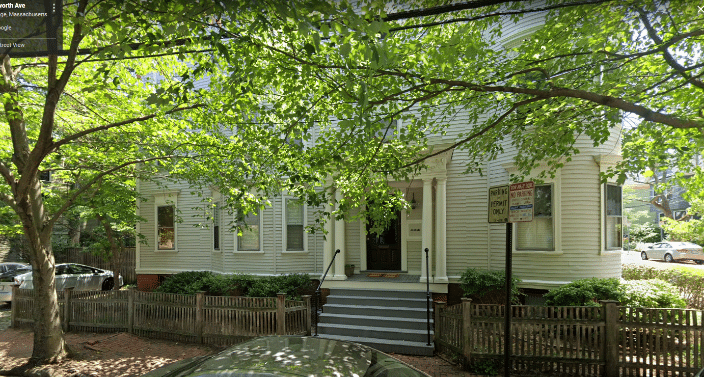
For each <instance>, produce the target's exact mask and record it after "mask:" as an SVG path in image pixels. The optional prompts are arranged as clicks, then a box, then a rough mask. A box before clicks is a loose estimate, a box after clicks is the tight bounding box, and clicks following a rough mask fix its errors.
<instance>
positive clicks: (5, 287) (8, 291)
mask: <svg viewBox="0 0 704 377" xmlns="http://www.w3.org/2000/svg"><path fill="white" fill-rule="evenodd" d="M28 272H32V266H30V265H21V267H20V268H17V269H14V270H9V271H6V272H3V273H2V274H0V302H10V301H12V286H13V285H18V284H17V283H16V282H15V276H18V275H23V274H26V273H28Z"/></svg>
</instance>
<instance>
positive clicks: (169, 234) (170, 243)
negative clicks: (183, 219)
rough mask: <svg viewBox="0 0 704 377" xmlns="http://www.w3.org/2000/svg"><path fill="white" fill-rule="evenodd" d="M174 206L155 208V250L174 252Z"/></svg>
mask: <svg viewBox="0 0 704 377" xmlns="http://www.w3.org/2000/svg"><path fill="white" fill-rule="evenodd" d="M175 210H176V206H175V205H173V204H168V205H159V206H157V208H156V218H157V249H158V250H176V220H175V215H176V213H175Z"/></svg>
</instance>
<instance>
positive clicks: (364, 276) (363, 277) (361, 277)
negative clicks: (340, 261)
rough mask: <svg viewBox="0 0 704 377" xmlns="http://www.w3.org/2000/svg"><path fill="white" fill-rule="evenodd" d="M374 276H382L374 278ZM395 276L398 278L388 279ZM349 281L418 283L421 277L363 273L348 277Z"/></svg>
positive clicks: (394, 273)
mask: <svg viewBox="0 0 704 377" xmlns="http://www.w3.org/2000/svg"><path fill="white" fill-rule="evenodd" d="M369 275H372V276H369ZM374 275H381V276H377V277H373V276H374ZM394 275H398V276H396V277H388V276H394ZM347 281H354V282H375V283H418V282H419V281H420V275H408V274H404V273H399V272H362V273H359V274H354V275H352V276H351V277H348V278H347Z"/></svg>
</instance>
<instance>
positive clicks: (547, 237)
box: [516, 184, 555, 251]
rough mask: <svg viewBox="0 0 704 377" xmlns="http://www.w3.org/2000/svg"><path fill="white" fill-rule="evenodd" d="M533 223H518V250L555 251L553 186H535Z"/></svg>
mask: <svg viewBox="0 0 704 377" xmlns="http://www.w3.org/2000/svg"><path fill="white" fill-rule="evenodd" d="M533 208H534V212H533V221H531V222H522V223H516V250H546V251H552V250H555V227H554V221H553V186H552V185H551V184H548V185H539V186H535V197H534V206H533Z"/></svg>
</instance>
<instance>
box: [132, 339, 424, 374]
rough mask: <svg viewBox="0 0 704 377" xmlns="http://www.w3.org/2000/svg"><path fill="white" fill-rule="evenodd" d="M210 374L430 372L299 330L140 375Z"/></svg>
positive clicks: (376, 353) (364, 349) (383, 354)
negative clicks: (295, 333)
mask: <svg viewBox="0 0 704 377" xmlns="http://www.w3.org/2000/svg"><path fill="white" fill-rule="evenodd" d="M215 375H217V376H231V377H235V376H366V377H382V376H384V377H385V376H400V377H429V376H428V375H427V374H425V373H423V372H420V371H418V370H416V369H414V368H413V367H411V366H410V365H408V364H405V363H403V362H402V361H399V360H397V359H394V358H393V357H391V356H389V355H387V354H385V353H383V352H381V351H377V350H375V349H374V348H371V347H368V346H365V345H361V344H358V343H350V342H343V341H339V340H333V339H324V338H318V337H302V336H266V337H261V338H256V339H253V340H250V341H247V342H244V343H240V344H238V345H236V346H233V347H230V348H228V349H226V350H224V351H222V352H219V353H216V354H213V355H208V356H200V357H195V358H192V359H186V360H181V361H179V362H176V363H173V364H169V365H167V366H165V367H162V368H159V369H155V370H153V371H151V372H149V373H147V374H145V375H143V377H180V376H192V377H194V376H215Z"/></svg>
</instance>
